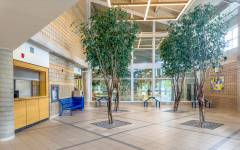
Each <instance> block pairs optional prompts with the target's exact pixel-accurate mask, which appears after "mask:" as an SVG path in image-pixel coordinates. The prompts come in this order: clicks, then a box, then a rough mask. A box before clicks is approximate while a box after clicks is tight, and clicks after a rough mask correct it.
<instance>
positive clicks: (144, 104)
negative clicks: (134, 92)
mask: <svg viewBox="0 0 240 150" xmlns="http://www.w3.org/2000/svg"><path fill="white" fill-rule="evenodd" d="M150 100H155V104H156V105H155V106H156V108H157V107H158V108H160V106H161V101H160V100H158V99H156V97H149V98H148V99H146V100H145V101H144V102H143V106H144V107H148V102H149V101H150Z"/></svg>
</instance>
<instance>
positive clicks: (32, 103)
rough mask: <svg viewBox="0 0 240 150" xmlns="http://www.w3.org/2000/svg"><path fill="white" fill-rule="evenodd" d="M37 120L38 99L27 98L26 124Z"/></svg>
mask: <svg viewBox="0 0 240 150" xmlns="http://www.w3.org/2000/svg"><path fill="white" fill-rule="evenodd" d="M38 121H39V101H38V99H29V100H27V125H30V124H33V123H35V122H38Z"/></svg>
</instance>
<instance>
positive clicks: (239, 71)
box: [237, 8, 240, 111]
mask: <svg viewBox="0 0 240 150" xmlns="http://www.w3.org/2000/svg"><path fill="white" fill-rule="evenodd" d="M237 16H238V18H237V20H238V21H237V22H238V59H237V110H238V111H240V8H238V15H237Z"/></svg>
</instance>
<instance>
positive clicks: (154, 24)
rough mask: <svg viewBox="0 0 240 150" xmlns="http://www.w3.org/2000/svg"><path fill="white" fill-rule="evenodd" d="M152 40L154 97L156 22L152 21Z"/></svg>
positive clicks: (153, 87)
mask: <svg viewBox="0 0 240 150" xmlns="http://www.w3.org/2000/svg"><path fill="white" fill-rule="evenodd" d="M152 31H153V38H152V96H153V97H154V96H155V83H156V79H155V78H156V77H155V74H156V73H155V71H156V67H155V63H156V62H155V53H156V47H155V45H156V44H155V43H156V36H155V34H156V22H155V21H153V29H152Z"/></svg>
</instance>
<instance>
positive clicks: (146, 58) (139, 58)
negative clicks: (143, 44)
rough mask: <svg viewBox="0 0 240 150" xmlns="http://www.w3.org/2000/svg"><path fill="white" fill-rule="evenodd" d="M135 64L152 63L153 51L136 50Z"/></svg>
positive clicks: (134, 54)
mask: <svg viewBox="0 0 240 150" xmlns="http://www.w3.org/2000/svg"><path fill="white" fill-rule="evenodd" d="M133 63H152V50H149V49H148V50H143V49H141V50H135V51H134V53H133Z"/></svg>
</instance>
